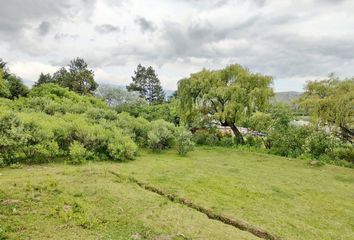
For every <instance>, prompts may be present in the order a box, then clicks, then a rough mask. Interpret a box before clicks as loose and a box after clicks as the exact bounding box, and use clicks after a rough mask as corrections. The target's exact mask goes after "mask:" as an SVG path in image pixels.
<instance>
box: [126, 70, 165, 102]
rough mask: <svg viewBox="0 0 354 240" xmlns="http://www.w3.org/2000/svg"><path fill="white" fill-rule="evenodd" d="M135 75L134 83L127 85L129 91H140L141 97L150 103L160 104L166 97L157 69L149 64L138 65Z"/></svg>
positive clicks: (133, 77)
mask: <svg viewBox="0 0 354 240" xmlns="http://www.w3.org/2000/svg"><path fill="white" fill-rule="evenodd" d="M134 74H135V76H132V81H133V82H132V83H131V84H130V85H129V86H127V90H128V91H134V92H139V94H140V97H141V98H143V99H145V100H146V101H147V102H148V103H149V104H159V103H162V102H163V101H164V99H165V93H164V92H163V90H162V87H161V83H160V80H159V79H158V77H157V75H156V73H155V70H154V69H153V68H152V67H151V66H149V67H147V68H146V67H144V66H142V65H141V64H139V65H138V67H137V69H136V71H135V72H134Z"/></svg>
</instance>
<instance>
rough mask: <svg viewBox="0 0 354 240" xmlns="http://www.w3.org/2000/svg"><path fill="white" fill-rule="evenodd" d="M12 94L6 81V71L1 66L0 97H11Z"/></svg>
mask: <svg viewBox="0 0 354 240" xmlns="http://www.w3.org/2000/svg"><path fill="white" fill-rule="evenodd" d="M9 96H10V90H9V88H8V87H7V86H6V82H5V80H4V72H3V70H2V69H1V68H0V97H5V98H6V97H9Z"/></svg>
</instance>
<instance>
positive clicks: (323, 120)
mask: <svg viewBox="0 0 354 240" xmlns="http://www.w3.org/2000/svg"><path fill="white" fill-rule="evenodd" d="M298 104H299V106H300V108H302V109H304V110H305V111H307V112H309V114H310V115H311V116H312V119H313V120H314V121H315V122H316V123H317V124H318V125H320V126H323V125H325V126H332V127H333V126H337V127H339V129H340V132H341V136H342V138H344V139H346V140H349V141H351V142H354V108H353V106H354V78H351V79H344V80H340V79H339V78H338V77H336V76H335V75H333V74H330V75H329V77H328V79H325V80H321V81H310V82H308V83H307V85H306V87H305V92H304V93H303V95H302V96H301V97H300V99H299V100H298Z"/></svg>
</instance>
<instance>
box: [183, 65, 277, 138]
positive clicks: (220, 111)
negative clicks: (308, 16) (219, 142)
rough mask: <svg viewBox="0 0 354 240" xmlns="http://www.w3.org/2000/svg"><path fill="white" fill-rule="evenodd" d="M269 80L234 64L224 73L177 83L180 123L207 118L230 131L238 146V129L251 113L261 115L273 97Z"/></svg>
mask: <svg viewBox="0 0 354 240" xmlns="http://www.w3.org/2000/svg"><path fill="white" fill-rule="evenodd" d="M271 83H272V77H270V76H263V75H260V74H254V73H251V72H250V71H249V70H248V69H246V68H244V67H242V66H240V65H237V64H234V65H230V66H227V67H226V68H225V69H221V70H216V71H209V70H205V69H204V70H202V71H201V72H198V73H195V74H192V75H191V76H190V77H189V78H186V79H182V80H180V81H179V82H178V97H179V101H180V104H179V112H180V115H181V120H182V123H184V124H187V125H189V126H193V122H195V121H197V122H200V121H203V119H205V118H209V119H210V120H211V121H212V122H213V121H218V122H219V124H220V125H221V126H228V127H230V128H231V129H232V131H233V133H234V134H235V136H236V137H237V138H238V139H239V141H240V142H243V137H242V134H241V132H240V131H239V129H238V127H237V125H238V126H239V125H240V124H242V123H243V122H245V121H246V120H247V119H248V118H249V117H250V116H251V115H252V113H254V112H256V111H261V112H262V111H264V110H265V109H266V108H267V107H268V105H269V99H270V97H271V96H273V90H272V88H271V87H270V85H271Z"/></svg>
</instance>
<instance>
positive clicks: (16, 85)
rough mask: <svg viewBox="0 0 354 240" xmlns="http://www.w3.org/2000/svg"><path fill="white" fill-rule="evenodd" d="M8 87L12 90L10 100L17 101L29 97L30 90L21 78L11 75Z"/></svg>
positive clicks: (8, 79)
mask: <svg viewBox="0 0 354 240" xmlns="http://www.w3.org/2000/svg"><path fill="white" fill-rule="evenodd" d="M6 80H7V83H6V84H7V87H8V88H9V90H10V96H9V98H10V99H16V98H19V97H21V96H27V94H28V93H29V89H28V87H27V86H26V85H24V84H23V83H22V80H21V78H19V77H17V76H15V75H13V74H11V75H10V76H9V77H8V78H7V79H6Z"/></svg>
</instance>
